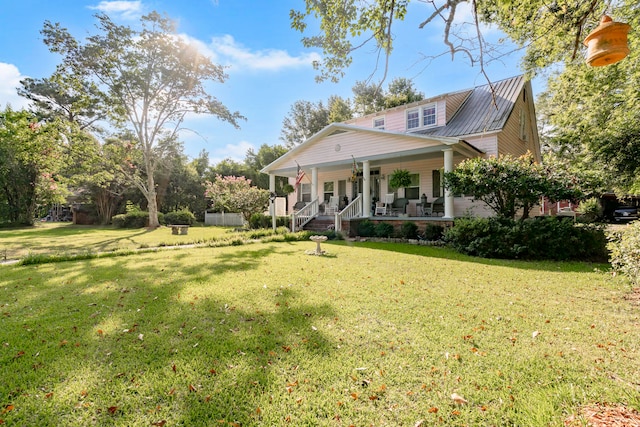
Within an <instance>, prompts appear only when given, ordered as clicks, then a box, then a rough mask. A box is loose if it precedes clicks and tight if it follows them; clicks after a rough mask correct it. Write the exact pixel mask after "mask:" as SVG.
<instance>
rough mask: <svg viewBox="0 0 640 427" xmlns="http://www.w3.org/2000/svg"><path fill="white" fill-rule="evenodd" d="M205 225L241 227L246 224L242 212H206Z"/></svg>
mask: <svg viewBox="0 0 640 427" xmlns="http://www.w3.org/2000/svg"><path fill="white" fill-rule="evenodd" d="M204 223H205V225H222V226H225V227H231V226H234V227H241V226H243V225H244V218H243V217H242V214H240V213H224V212H222V213H209V212H205V214H204Z"/></svg>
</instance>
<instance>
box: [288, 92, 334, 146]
mask: <svg viewBox="0 0 640 427" xmlns="http://www.w3.org/2000/svg"><path fill="white" fill-rule="evenodd" d="M328 124H329V110H327V108H325V106H324V104H323V103H322V101H320V102H318V103H313V102H311V101H302V100H300V101H296V102H294V103H293V105H292V106H291V110H290V111H289V114H288V116H287V117H285V118H284V120H283V121H282V130H281V131H280V140H282V141H284V143H285V145H286V146H287V148H293V147H295V146H296V145H298V144H301V143H303V142H304V141H305V140H306V139H307V138H309V137H311V136H313V135H314V134H315V133H316V132H319V131H321V130H322V129H323V128H324V127H325V126H327V125H328Z"/></svg>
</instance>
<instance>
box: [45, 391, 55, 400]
mask: <svg viewBox="0 0 640 427" xmlns="http://www.w3.org/2000/svg"><path fill="white" fill-rule="evenodd" d="M52 396H53V393H52V392H49V393H47V394H45V395H44V398H45V399H48V398H50V397H52Z"/></svg>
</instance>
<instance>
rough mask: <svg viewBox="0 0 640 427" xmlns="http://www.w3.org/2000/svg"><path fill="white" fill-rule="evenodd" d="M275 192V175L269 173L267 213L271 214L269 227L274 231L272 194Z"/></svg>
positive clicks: (274, 208)
mask: <svg viewBox="0 0 640 427" xmlns="http://www.w3.org/2000/svg"><path fill="white" fill-rule="evenodd" d="M275 194H276V176H275V175H274V174H271V173H270V174H269V201H270V202H271V204H270V205H269V213H270V214H271V227H272V228H273V231H276V199H275V197H273V195H275Z"/></svg>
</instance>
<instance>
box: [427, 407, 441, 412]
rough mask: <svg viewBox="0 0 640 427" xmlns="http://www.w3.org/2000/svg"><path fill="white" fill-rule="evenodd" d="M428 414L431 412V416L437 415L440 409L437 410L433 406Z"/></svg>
mask: <svg viewBox="0 0 640 427" xmlns="http://www.w3.org/2000/svg"><path fill="white" fill-rule="evenodd" d="M427 412H429V413H430V414H437V413H438V408H436V407H435V406H432V407H431V408H429V410H428V411H427Z"/></svg>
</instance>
